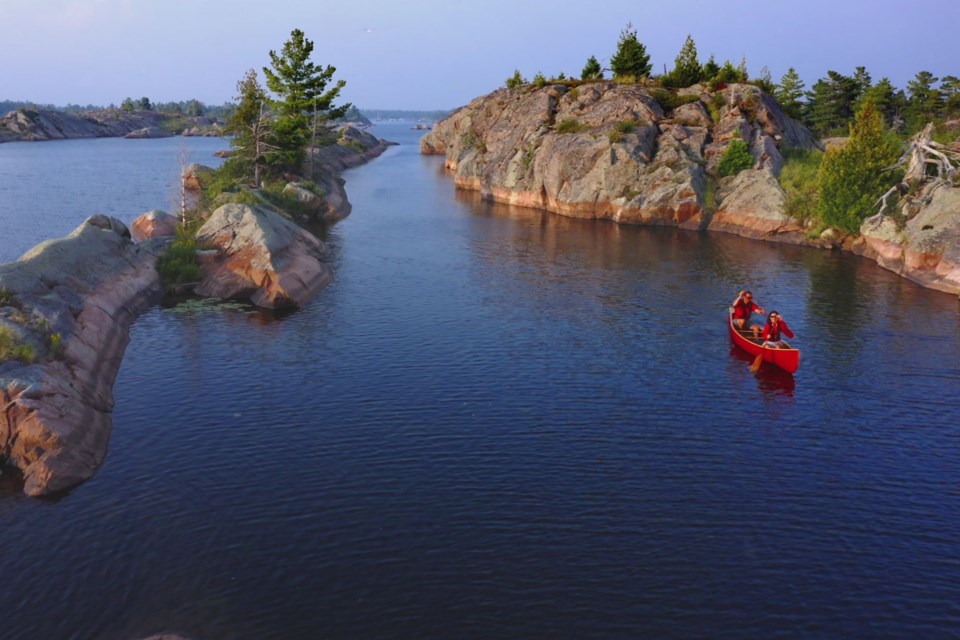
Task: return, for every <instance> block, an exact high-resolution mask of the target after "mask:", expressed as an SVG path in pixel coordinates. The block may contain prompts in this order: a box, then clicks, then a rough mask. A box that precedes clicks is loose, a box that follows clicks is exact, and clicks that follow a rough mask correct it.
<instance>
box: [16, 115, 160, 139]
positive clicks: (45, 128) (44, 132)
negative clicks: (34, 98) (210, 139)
mask: <svg viewBox="0 0 960 640" xmlns="http://www.w3.org/2000/svg"><path fill="white" fill-rule="evenodd" d="M161 120H163V116H162V115H161V114H159V113H154V112H152V111H121V110H119V109H112V110H111V109H105V110H103V111H92V112H89V113H84V114H73V113H64V112H61V111H53V110H49V109H41V110H37V111H34V110H28V109H18V110H17V111H11V112H10V113H8V114H7V115H5V116H3V117H2V118H0V142H11V141H14V140H22V141H34V140H63V139H67V138H112V137H120V136H125V135H127V134H129V133H132V132H134V131H138V130H140V129H156V127H157V126H158V125H159V124H160V121H161Z"/></svg>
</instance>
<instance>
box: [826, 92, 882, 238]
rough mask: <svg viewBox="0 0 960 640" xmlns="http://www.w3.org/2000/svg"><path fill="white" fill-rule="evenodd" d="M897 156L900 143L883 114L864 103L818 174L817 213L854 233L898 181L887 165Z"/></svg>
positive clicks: (869, 104)
mask: <svg viewBox="0 0 960 640" xmlns="http://www.w3.org/2000/svg"><path fill="white" fill-rule="evenodd" d="M899 155H900V145H899V143H898V142H897V141H896V139H895V138H893V137H892V136H891V135H890V133H889V132H888V131H887V129H886V127H885V126H884V123H883V117H882V116H881V115H880V113H879V112H878V111H877V110H876V109H875V108H874V105H873V103H872V102H869V101H868V102H866V103H865V104H864V106H863V108H862V109H861V110H860V111H859V112H858V113H857V116H856V119H855V120H854V122H853V124H851V125H850V138H849V139H848V140H847V142H846V144H845V145H843V146H842V147H834V148H831V149H828V150H827V152H826V153H825V154H824V156H823V161H822V162H821V164H820V171H819V173H818V175H817V189H818V192H819V196H820V200H819V212H820V217H821V219H822V220H823V221H824V222H826V223H827V224H829V225H832V226H835V227H838V228H840V229H843V230H845V231H848V232H857V231H859V230H860V225H861V223H862V222H863V220H864V218H866V217H867V216H869V215H871V214H873V213H874V206H875V203H876V201H877V199H878V198H880V196H882V195H883V194H884V192H886V191H887V189H888V188H889V187H890V185H892V184H896V182H898V181H899V179H898V177H897V176H895V175H893V174H892V173H891V172H890V171H889V170H888V168H889V167H890V166H891V165H892V164H893V163H895V162H896V160H897V158H898V157H899Z"/></svg>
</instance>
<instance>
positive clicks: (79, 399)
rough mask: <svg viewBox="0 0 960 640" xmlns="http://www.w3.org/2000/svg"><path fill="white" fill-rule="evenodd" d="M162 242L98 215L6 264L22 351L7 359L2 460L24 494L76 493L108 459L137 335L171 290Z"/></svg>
mask: <svg viewBox="0 0 960 640" xmlns="http://www.w3.org/2000/svg"><path fill="white" fill-rule="evenodd" d="M161 242H162V241H154V242H152V243H146V244H140V245H137V244H134V242H133V241H132V239H131V237H130V232H129V231H128V229H127V227H126V226H125V225H124V224H123V223H122V222H120V221H119V220H116V219H114V218H108V217H106V216H99V215H98V216H93V217H90V218H88V219H87V220H86V221H85V222H84V223H83V224H81V225H80V226H79V227H78V228H77V229H76V230H75V231H74V232H73V233H71V234H70V235H69V236H67V237H66V238H60V239H57V240H48V241H46V242H43V243H41V244H39V245H37V246H36V247H34V248H33V249H31V250H30V251H28V252H27V253H26V254H25V255H24V256H23V257H22V258H20V260H18V261H16V262H11V263H6V264H0V292H2V299H0V327H5V328H6V329H7V331H8V334H10V335H13V336H14V339H15V340H16V341H18V342H19V343H20V344H21V345H22V346H23V347H24V349H23V351H22V353H23V354H24V355H23V357H21V358H19V359H12V360H7V361H3V362H0V407H2V411H0V463H3V464H6V465H10V466H14V467H16V468H18V469H19V470H20V472H21V473H22V474H23V482H24V492H25V493H26V494H28V495H31V496H40V495H46V494H50V493H55V492H58V491H62V490H64V489H67V488H69V487H72V486H73V485H75V484H77V483H79V482H82V481H84V480H86V479H88V478H90V477H91V476H92V475H93V474H94V473H95V472H96V470H97V468H98V467H99V466H100V464H101V462H102V461H103V459H104V456H105V455H106V452H107V445H108V442H109V438H110V432H111V429H112V418H111V412H112V409H113V382H114V379H115V378H116V375H117V371H118V369H119V367H120V362H121V360H122V358H123V353H124V351H125V349H126V346H127V343H128V341H129V328H130V326H131V324H132V323H133V321H134V320H135V319H136V317H137V316H138V315H139V314H140V313H141V312H142V311H143V310H144V309H146V308H147V307H149V306H150V305H152V304H153V303H155V302H156V301H158V300H159V298H160V296H161V295H162V292H163V289H162V286H161V283H160V276H159V274H158V273H157V270H156V266H155V265H156V261H157V258H158V256H159V254H160V253H161V251H162V245H161V244H159V243H161Z"/></svg>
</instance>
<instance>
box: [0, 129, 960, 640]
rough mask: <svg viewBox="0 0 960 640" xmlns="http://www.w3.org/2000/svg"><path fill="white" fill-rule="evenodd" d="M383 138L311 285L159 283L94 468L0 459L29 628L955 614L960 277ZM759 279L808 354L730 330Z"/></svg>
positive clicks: (273, 632) (0, 534) (739, 633)
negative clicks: (307, 289) (623, 206)
mask: <svg viewBox="0 0 960 640" xmlns="http://www.w3.org/2000/svg"><path fill="white" fill-rule="evenodd" d="M376 133H377V135H380V136H382V137H386V138H388V139H392V140H397V141H399V142H401V145H400V146H398V147H393V148H391V149H390V150H389V151H387V153H386V154H384V156H382V157H381V158H379V159H377V160H375V161H374V162H372V163H370V164H368V165H366V166H364V167H360V168H357V169H354V170H351V171H349V172H348V173H347V174H346V175H345V178H346V180H347V189H348V192H349V194H350V199H351V201H352V202H353V213H352V215H351V216H350V217H349V218H347V219H346V220H344V221H343V222H341V223H339V224H337V225H335V226H334V227H332V228H331V229H330V230H329V231H328V232H327V234H326V237H325V240H326V241H327V243H328V245H329V248H330V253H331V260H332V262H333V266H334V269H335V271H336V278H335V280H334V282H333V284H332V285H331V286H330V287H329V288H328V289H326V290H325V291H324V292H323V293H322V294H321V295H320V296H319V298H317V299H316V301H315V302H313V303H312V304H311V305H310V306H309V307H307V308H306V309H304V310H302V311H299V312H297V313H294V314H292V315H289V316H287V317H283V318H280V319H277V318H270V317H268V316H265V315H264V314H261V313H259V312H257V311H255V310H252V309H250V308H247V307H244V306H242V305H233V304H229V305H217V304H212V303H192V304H188V305H181V306H177V307H157V308H154V309H153V310H151V311H149V312H148V313H147V314H146V315H144V316H143V317H142V318H141V319H140V320H139V321H138V322H137V324H136V325H135V327H134V330H133V333H132V340H131V343H130V346H129V348H128V350H127V354H126V357H125V360H124V363H123V366H122V368H121V371H120V375H119V378H118V380H117V383H116V387H115V396H116V399H117V405H116V409H115V414H114V433H113V437H112V440H111V447H110V453H109V455H108V457H107V460H106V463H105V464H104V466H103V468H102V469H101V471H100V472H99V474H98V475H97V476H95V477H94V478H93V479H92V480H91V481H89V482H87V483H86V484H84V485H82V486H80V487H78V488H77V489H75V490H74V491H72V492H71V493H69V494H68V495H66V496H63V497H61V498H59V499H57V500H51V501H37V500H31V499H27V498H24V497H22V496H21V495H19V493H18V492H17V490H16V487H14V486H12V485H11V483H10V482H9V481H8V480H7V479H3V480H0V487H2V488H0V585H2V588H0V612H2V615H0V630H2V631H0V635H2V636H3V637H4V638H10V639H28V638H30V639H32V638H107V639H118V640H120V639H129V638H135V637H140V636H144V635H149V634H150V633H155V632H158V631H162V630H176V631H180V632H181V633H184V634H186V635H189V636H191V637H194V638H197V639H212V638H320V637H323V638H410V637H424V638H447V637H456V638H497V637H513V638H543V637H557V638H560V637H617V638H637V637H658V638H665V637H684V638H692V637H704V638H770V637H784V638H790V637H796V638H841V637H869V638H907V637H916V638H945V637H949V636H951V635H954V634H956V633H957V629H958V625H960V571H958V567H960V545H958V544H957V540H958V539H960V492H958V487H960V428H958V426H957V425H958V424H960V323H958V318H960V309H958V302H957V299H956V297H954V296H950V295H946V294H942V293H938V292H934V291H929V290H925V289H922V288H920V287H918V286H916V285H914V284H912V283H910V282H907V281H905V280H902V279H900V278H898V277H896V276H894V275H892V274H890V273H887V272H885V271H883V270H881V269H879V268H878V267H877V266H876V265H875V264H872V263H870V262H868V261H866V260H863V259H860V258H857V257H854V256H848V255H840V254H836V253H829V252H825V251H818V250H810V249H801V248H796V247H788V246H780V245H774V244H766V243H759V242H753V241H747V240H743V239H740V238H737V237H733V236H730V237H728V236H724V235H722V234H720V235H706V234H701V233H695V232H687V231H676V230H669V229H649V228H637V227H621V226H617V225H614V224H612V223H608V222H598V221H585V220H570V219H566V218H562V217H558V216H554V215H549V214H544V213H540V212H537V211H533V210H527V209H520V208H514V207H509V206H504V205H496V204H491V203H486V202H481V201H480V200H479V198H478V197H477V196H476V194H473V193H469V192H462V191H457V190H455V189H454V187H453V184H452V180H451V179H450V177H449V176H447V175H446V174H444V173H443V171H442V161H441V160H440V159H439V158H437V157H423V156H420V155H419V153H418V151H417V138H418V136H419V134H420V132H414V131H411V130H409V125H384V126H381V127H380V128H379V129H378V130H377V131H376ZM89 142H90V143H91V145H90V150H89V153H90V154H91V156H93V155H94V154H100V153H104V154H110V153H114V152H115V150H116V149H115V148H113V147H109V145H107V146H106V148H105V147H104V145H103V144H102V143H101V145H100V146H95V145H94V142H95V141H89ZM143 142H144V143H149V142H151V141H143ZM158 142H160V141H158ZM68 144H73V145H81V144H82V143H68ZM10 147H11V146H10V145H0V190H3V189H6V190H5V191H3V193H7V194H9V193H12V191H13V190H11V188H10V186H9V184H7V185H6V186H4V182H5V181H9V180H11V178H10V175H9V173H7V172H4V171H2V168H3V167H9V166H21V167H22V166H24V165H23V164H22V163H21V164H19V165H18V164H17V163H16V157H13V158H12V159H11V157H10V156H11V154H14V156H15V153H16V151H15V150H14V151H9V150H8V149H9V148H10ZM21 148H22V145H21ZM143 148H144V149H148V148H149V147H143ZM36 149H43V152H44V153H47V152H46V149H49V150H50V151H49V153H50V154H51V157H53V156H55V155H56V154H57V153H58V147H57V145H56V144H52V143H51V144H47V145H42V146H41V145H37V146H36V147H30V148H29V152H30V153H38V152H37V151H36ZM24 153H25V152H24ZM118 153H119V152H118ZM4 154H7V156H6V157H4ZM97 157H99V156H97ZM158 157H159V156H158ZM163 157H165V156H163ZM156 162H158V163H161V162H162V163H166V162H167V161H166V160H159V159H158V160H157V161H156ZM174 166H175V165H174ZM118 170H119V169H118ZM21 179H24V180H27V181H29V180H31V179H33V178H31V177H29V176H27V177H26V178H23V177H22V176H21ZM144 189H146V193H147V194H151V193H153V192H151V191H149V188H148V187H146V186H145V187H143V188H142V189H133V191H135V192H136V196H135V197H136V198H139V200H133V199H132V197H131V200H130V201H129V202H127V203H126V204H124V203H123V202H121V203H119V204H118V203H114V206H118V207H119V208H120V209H121V210H127V211H128V212H129V214H130V216H129V219H132V217H133V216H135V215H137V214H138V213H140V212H141V211H143V210H145V209H146V208H152V207H151V206H150V205H147V206H144V205H140V204H139V202H140V201H141V200H143V199H144ZM21 191H22V192H25V191H23V188H22V185H21V187H20V188H19V191H18V192H21ZM28 195H29V194H28ZM72 197H74V198H76V200H75V201H72V202H69V207H70V210H71V211H73V212H76V213H77V220H76V222H77V223H78V222H79V220H80V219H82V218H83V217H85V215H86V214H87V213H93V212H94V211H90V208H91V205H90V203H89V202H87V201H85V200H83V197H82V196H80V195H75V196H72ZM27 204H28V203H16V202H12V201H11V200H10V199H9V198H8V199H7V200H6V203H5V204H0V220H3V219H5V218H3V216H7V217H8V218H10V219H11V220H12V219H19V218H17V216H18V215H19V214H17V215H14V213H15V212H19V211H23V210H26V206H27ZM12 212H13V213H12ZM57 224H60V223H59V222H58V223H57ZM73 226H75V223H71V224H70V225H69V226H68V227H67V231H69V229H72V228H73ZM24 233H26V232H24ZM18 241H19V238H12V237H10V236H9V235H8V236H5V239H4V240H3V243H2V244H3V247H2V250H3V251H4V254H3V255H4V256H5V259H12V258H11V256H12V257H15V256H16V255H19V254H20V253H22V252H23V250H25V249H26V248H28V246H29V245H26V246H23V247H20V248H16V250H12V249H11V248H10V247H11V245H12V246H16V244H17V242H18ZM31 244H32V242H31ZM743 286H749V287H750V288H751V289H752V290H753V291H754V293H755V294H756V297H757V298H758V301H759V302H760V303H761V304H762V305H763V306H765V307H766V308H767V309H770V308H776V309H777V310H779V311H780V312H781V314H782V315H783V316H784V318H785V319H786V320H787V321H788V322H789V324H790V326H791V327H792V328H793V329H794V331H795V332H796V333H797V339H796V341H795V343H796V345H797V346H799V347H800V348H801V350H802V353H803V360H802V363H801V367H800V370H799V371H798V373H797V374H796V375H795V376H792V377H791V376H788V375H784V374H780V373H777V372H776V371H775V370H769V369H767V368H763V369H761V370H760V371H759V372H757V373H751V372H750V371H749V364H750V358H749V357H748V356H746V355H745V354H742V353H740V352H738V351H737V350H735V349H733V348H732V347H731V345H730V342H729V338H728V336H727V333H726V327H725V324H724V318H725V316H724V313H725V310H726V307H727V305H728V304H729V302H730V300H731V299H732V298H733V297H734V295H735V293H736V291H737V290H738V289H739V288H741V287H743Z"/></svg>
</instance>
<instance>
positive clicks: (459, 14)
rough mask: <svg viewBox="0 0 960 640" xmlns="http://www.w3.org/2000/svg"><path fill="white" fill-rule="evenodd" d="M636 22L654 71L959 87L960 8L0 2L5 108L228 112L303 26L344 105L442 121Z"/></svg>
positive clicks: (609, 44)
mask: <svg viewBox="0 0 960 640" xmlns="http://www.w3.org/2000/svg"><path fill="white" fill-rule="evenodd" d="M914 7H916V8H914ZM628 21H631V22H633V24H634V26H635V27H636V28H637V31H638V36H639V38H640V40H641V42H643V43H644V44H645V45H646V46H647V50H648V52H649V53H650V55H651V61H652V62H653V64H654V66H655V69H656V70H657V71H662V69H663V65H664V64H667V65H668V66H672V64H673V59H674V57H675V56H676V54H677V52H678V51H679V49H680V47H681V45H682V44H683V41H684V39H685V38H686V36H687V34H688V33H689V34H691V35H693V37H694V40H695V41H696V43H697V48H698V51H699V53H700V57H701V61H704V60H706V58H707V57H708V56H709V55H710V54H711V53H713V54H714V55H715V56H716V58H717V60H718V62H722V61H723V60H724V59H730V60H732V61H733V62H734V63H737V62H739V60H740V58H741V56H745V57H746V59H747V66H748V68H749V70H750V73H751V75H752V76H756V75H757V74H758V73H759V71H760V68H761V67H763V66H767V67H768V68H769V70H770V72H771V74H772V75H773V78H774V80H778V79H779V78H780V77H781V76H782V75H783V73H784V72H785V71H786V70H787V68H788V67H790V66H793V67H795V68H796V69H797V71H798V72H799V73H800V75H801V77H802V78H803V79H804V81H805V82H806V85H807V88H809V87H810V85H812V84H813V82H815V81H816V79H817V78H820V77H823V76H825V75H826V72H827V70H828V69H833V70H836V71H840V72H841V73H845V74H848V75H849V74H852V73H853V70H854V67H856V66H858V65H863V66H866V67H867V70H868V71H869V72H870V73H871V75H872V76H873V79H874V80H878V79H879V78H880V77H882V76H888V77H889V78H890V79H891V81H892V82H893V83H894V85H896V86H898V87H900V88H905V86H906V83H907V81H908V80H910V79H911V78H912V77H913V76H914V75H915V74H916V72H917V71H920V70H923V69H925V70H928V71H931V72H932V73H933V74H934V75H936V76H938V77H939V76H942V75H944V74H952V75H960V38H958V37H957V29H958V26H960V0H926V1H925V2H923V3H921V4H919V5H914V4H913V3H907V2H904V1H899V2H896V1H885V0H872V1H868V0H857V1H848V0H832V1H830V0H810V1H806V2H803V1H800V2H790V1H787V0H726V1H725V2H714V1H694V0H659V1H657V2H650V1H647V0H610V1H604V0H580V1H570V2H565V1H562V0H561V1H557V0H552V1H549V2H548V1H542V0H535V1H524V0H484V1H476V2H471V1H464V2H457V1H456V0H405V1H403V2H387V1H386V0H338V1H336V2H329V1H322V0H319V1H316V0H315V1H295V0H289V1H286V0H274V1H273V2H266V1H264V0H257V1H256V2H247V1H246V0H234V1H228V0H189V1H188V0H0V51H2V52H3V61H2V63H0V99H11V100H32V101H34V102H38V103H55V104H65V103H67V102H73V103H81V104H87V103H93V104H109V103H111V102H114V103H117V104H119V103H120V101H121V100H123V98H124V97H126V96H130V97H133V98H139V97H141V96H147V97H149V98H150V99H151V100H154V101H168V100H186V99H189V98H198V99H200V100H202V101H203V102H206V103H212V104H219V103H222V102H224V101H226V100H229V99H231V98H233V96H234V94H235V87H236V83H237V80H239V79H240V77H241V76H242V75H243V73H244V72H245V71H246V70H247V69H249V68H256V69H257V70H260V68H261V67H263V66H264V65H266V64H267V63H268V61H269V60H268V56H267V52H268V51H269V50H270V49H275V50H279V49H280V48H281V47H282V45H283V42H284V41H285V40H286V38H287V37H288V36H289V34H290V31H291V30H292V29H294V28H300V29H302V30H303V31H304V32H305V33H306V35H307V37H308V38H310V39H311V40H313V41H314V43H315V45H316V47H315V49H314V56H313V59H314V61H315V62H317V63H320V64H324V65H326V64H332V65H334V66H335V67H337V73H336V76H335V77H336V78H342V79H345V80H346V81H347V87H346V88H345V89H344V91H343V93H342V94H341V95H342V97H343V99H344V101H349V102H353V103H354V104H356V105H357V106H359V107H361V108H363V107H366V108H377V109H385V108H396V109H446V108H452V107H456V106H459V105H462V104H465V103H466V102H468V101H469V100H471V99H472V98H474V97H476V96H478V95H481V94H484V93H487V92H489V91H491V90H493V89H495V88H496V87H499V86H501V85H502V84H503V81H504V79H505V78H507V77H508V76H510V75H511V74H512V73H513V70H514V68H519V69H520V70H521V71H522V72H523V74H524V75H526V76H527V77H528V78H529V77H532V76H533V75H534V73H536V72H537V71H542V72H543V73H544V74H545V75H547V76H550V75H555V74H557V73H559V72H561V71H563V72H565V73H567V74H568V75H569V74H575V75H577V76H579V74H580V70H581V69H582V68H583V65H584V63H585V61H586V59H587V58H588V57H589V56H590V55H595V56H597V58H599V59H600V60H601V62H603V63H605V66H606V62H607V61H608V60H609V57H610V56H611V54H612V53H613V52H614V50H615V48H616V42H617V38H618V36H619V33H620V31H621V29H622V28H623V27H624V26H625V25H626V23H627V22H628Z"/></svg>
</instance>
